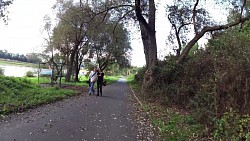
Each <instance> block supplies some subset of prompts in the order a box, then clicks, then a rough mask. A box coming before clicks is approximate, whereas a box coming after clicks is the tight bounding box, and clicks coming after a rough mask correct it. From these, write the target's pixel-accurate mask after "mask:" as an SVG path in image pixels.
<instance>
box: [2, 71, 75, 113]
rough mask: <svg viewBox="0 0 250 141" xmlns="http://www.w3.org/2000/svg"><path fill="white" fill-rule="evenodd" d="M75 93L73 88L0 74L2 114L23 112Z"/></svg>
mask: <svg viewBox="0 0 250 141" xmlns="http://www.w3.org/2000/svg"><path fill="white" fill-rule="evenodd" d="M75 94H76V93H75V92H74V91H72V90H64V89H59V88H58V87H53V88H51V87H50V88H44V87H40V86H38V85H36V84H34V83H32V82H31V81H29V80H27V79H24V78H14V77H4V76H0V114H1V115H6V114H9V113H11V112H21V111H24V110H26V109H28V108H31V107H35V106H38V105H41V104H45V103H51V102H54V101H57V100H60V99H63V98H66V97H69V96H72V95H75Z"/></svg>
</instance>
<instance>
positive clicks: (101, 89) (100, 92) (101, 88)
mask: <svg viewBox="0 0 250 141" xmlns="http://www.w3.org/2000/svg"><path fill="white" fill-rule="evenodd" d="M100 94H101V96H102V83H101V84H100Z"/></svg>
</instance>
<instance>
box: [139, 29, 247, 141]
mask: <svg viewBox="0 0 250 141" xmlns="http://www.w3.org/2000/svg"><path fill="white" fill-rule="evenodd" d="M249 44H250V37H249V36H248V34H245V33H244V32H242V33H239V32H237V33H234V32H233V33H232V32H230V33H224V34H223V35H220V36H218V37H216V38H215V39H213V40H210V41H209V43H208V45H207V47H206V49H205V50H197V51H196V52H195V53H194V54H193V55H191V56H189V57H188V58H187V60H186V61H185V63H184V64H182V65H177V64H176V63H175V57H174V56H169V57H167V58H166V60H165V61H162V62H159V65H158V66H159V67H156V68H154V70H153V71H154V76H155V78H154V85H153V86H152V88H151V91H150V92H149V93H148V94H144V97H145V98H147V99H154V100H157V101H159V102H161V103H162V104H166V105H169V106H171V105H178V106H181V107H184V108H186V109H188V110H191V111H192V113H193V115H194V117H195V120H196V121H198V122H199V123H202V124H203V125H205V126H206V131H204V136H213V137H214V139H216V140H227V139H232V140H247V139H250V138H249V136H250V117H249V114H250V46H249ZM143 74H144V71H143V70H142V71H141V72H140V73H138V74H137V75H136V77H135V78H136V79H135V80H137V81H139V82H142V79H143ZM230 113H231V114H230ZM232 113H233V114H232ZM231 115H233V116H231Z"/></svg>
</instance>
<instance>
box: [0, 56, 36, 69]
mask: <svg viewBox="0 0 250 141" xmlns="http://www.w3.org/2000/svg"><path fill="white" fill-rule="evenodd" d="M0 65H13V66H25V67H38V64H33V63H27V62H20V61H14V60H7V59H2V58H0Z"/></svg>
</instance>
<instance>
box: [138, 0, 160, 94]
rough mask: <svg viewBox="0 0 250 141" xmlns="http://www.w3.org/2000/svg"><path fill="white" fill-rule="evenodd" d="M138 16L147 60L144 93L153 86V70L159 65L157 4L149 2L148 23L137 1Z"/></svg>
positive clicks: (152, 1) (139, 2) (151, 0)
mask: <svg viewBox="0 0 250 141" xmlns="http://www.w3.org/2000/svg"><path fill="white" fill-rule="evenodd" d="M135 10H136V16H137V19H138V21H139V24H140V29H141V36H142V42H143V47H144V53H145V59H146V68H147V70H146V72H145V75H144V80H143V88H142V92H143V93H144V92H145V91H147V90H148V89H150V87H151V86H152V85H153V73H152V68H154V67H155V66H156V65H157V45H156V36H155V3H154V0H149V19H148V22H147V21H146V20H145V18H144V17H143V16H142V12H141V11H142V10H141V1H140V0H135Z"/></svg>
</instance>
